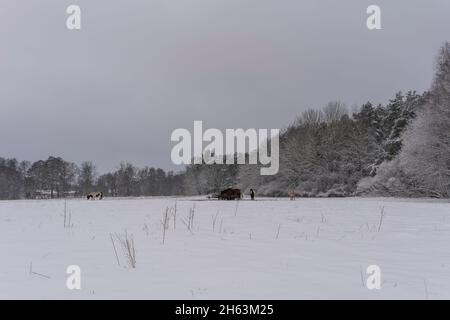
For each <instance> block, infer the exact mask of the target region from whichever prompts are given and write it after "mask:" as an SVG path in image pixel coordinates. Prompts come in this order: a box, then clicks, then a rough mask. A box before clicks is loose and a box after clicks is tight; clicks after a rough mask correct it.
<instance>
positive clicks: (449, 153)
mask: <svg viewBox="0 0 450 320" xmlns="http://www.w3.org/2000/svg"><path fill="white" fill-rule="evenodd" d="M184 181H185V185H186V188H185V191H186V192H187V193H189V194H205V193H208V192H217V191H218V190H220V189H223V188H226V187H229V186H231V185H233V186H236V187H240V188H241V189H243V190H246V191H248V190H249V188H253V189H256V190H257V192H258V194H259V195H264V196H287V194H288V191H289V190H295V192H296V193H297V195H299V196H304V197H339V196H351V195H376V196H379V195H380V196H406V197H439V198H448V197H450V44H449V43H446V44H444V46H443V47H442V49H441V50H440V52H439V55H438V58H437V61H436V73H435V77H434V80H433V83H432V86H431V88H430V90H429V91H427V92H424V93H421V94H418V93H416V92H415V91H409V92H406V93H405V94H404V93H402V92H398V93H397V94H395V95H394V97H393V98H392V99H391V100H390V101H389V103H387V104H386V105H374V104H373V103H371V102H367V103H365V104H364V105H362V106H361V107H360V108H359V109H358V110H357V111H355V112H352V113H351V112H349V111H348V108H347V107H346V106H345V105H344V104H342V103H340V102H330V103H328V104H327V105H326V106H325V107H324V108H322V109H320V110H317V109H311V110H308V111H306V112H303V113H302V114H301V115H300V116H299V117H298V118H297V119H296V120H295V121H294V122H293V123H292V124H291V125H290V126H288V127H287V128H286V129H284V130H283V131H282V133H281V134H280V170H279V173H278V174H277V175H274V176H260V175H259V167H258V166H255V165H241V166H226V165H215V166H210V165H205V164H202V165H191V166H187V168H186V173H185V179H184Z"/></svg>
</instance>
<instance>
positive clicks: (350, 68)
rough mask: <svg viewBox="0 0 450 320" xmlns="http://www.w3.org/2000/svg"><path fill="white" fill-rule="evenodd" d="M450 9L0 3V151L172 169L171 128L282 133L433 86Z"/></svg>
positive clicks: (264, 1)
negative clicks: (75, 17)
mask: <svg viewBox="0 0 450 320" xmlns="http://www.w3.org/2000/svg"><path fill="white" fill-rule="evenodd" d="M70 4H77V5H79V6H80V7H81V10H82V30H80V31H69V30H68V29H67V28H66V24H65V22H66V18H67V14H66V12H65V11H66V8H67V6H69V5H70ZM370 4H378V5H379V6H381V9H382V27H383V30H375V31H369V30H368V29H367V27H366V18H367V15H366V8H367V7H368V5H370ZM449 16H450V1H448V0H396V1H392V0H389V1H381V0H371V1H366V0H345V1H342V0H340V1H338V0H334V1H332V0H142V1H138V0H126V1H125V0H122V1H117V0H95V1H93V0H70V1H65V0H53V1H50V0H40V1H29V0H0V39H1V50H0V111H1V113H0V137H1V140H0V156H3V157H17V158H19V159H20V160H25V159H27V160H32V161H34V160H37V159H43V158H47V157H48V156H49V155H57V156H62V157H63V158H65V159H66V160H69V161H74V162H76V163H80V162H81V161H83V160H93V161H94V162H95V163H96V164H97V165H98V167H99V171H101V172H103V171H106V170H110V169H113V168H114V167H115V166H116V165H117V164H118V163H119V162H120V161H123V160H126V161H130V162H132V163H134V164H136V165H139V166H143V165H152V166H159V167H163V168H173V166H172V164H171V161H170V150H171V148H172V144H171V143H170V135H171V132H172V131H173V130H174V129H176V128H192V125H193V121H194V120H203V121H204V123H205V126H207V127H215V128H239V127H243V128H283V127H285V126H286V125H287V124H289V123H290V122H292V121H293V120H294V119H295V117H296V116H297V115H299V114H300V113H301V112H302V111H303V110H305V109H307V108H320V107H322V106H323V105H325V104H326V103H327V102H328V101H331V100H340V101H342V102H344V103H346V104H347V105H348V106H350V107H351V106H353V105H361V104H362V103H364V102H366V101H367V100H370V101H372V102H374V103H386V102H387V101H388V100H389V99H390V98H391V97H392V96H393V95H394V93H395V92H396V91H399V90H403V91H406V90H409V89H416V90H417V91H423V90H426V89H427V88H428V86H429V85H430V81H431V79H432V75H433V69H432V67H433V62H434V58H435V56H436V54H437V51H438V49H439V46H440V45H441V44H442V43H443V42H444V41H446V40H450V19H449Z"/></svg>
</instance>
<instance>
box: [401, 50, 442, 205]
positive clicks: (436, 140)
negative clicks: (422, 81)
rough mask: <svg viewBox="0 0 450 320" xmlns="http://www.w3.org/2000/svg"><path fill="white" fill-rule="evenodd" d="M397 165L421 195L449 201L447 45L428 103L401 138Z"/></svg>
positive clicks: (438, 65) (439, 59) (437, 68)
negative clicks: (410, 178) (416, 185)
mask: <svg viewBox="0 0 450 320" xmlns="http://www.w3.org/2000/svg"><path fill="white" fill-rule="evenodd" d="M399 161H400V168H401V169H402V170H403V171H404V172H406V173H407V174H408V175H409V176H411V177H412V179H414V180H415V181H416V183H417V184H418V187H420V189H421V190H423V192H424V195H429V194H431V195H435V196H440V197H450V43H446V44H445V45H444V46H443V47H442V49H441V52H440V54H439V57H438V59H437V64H436V75H435V78H434V81H433V84H432V87H431V90H430V97H429V99H428V102H427V103H426V104H425V107H424V108H423V110H422V111H421V112H420V114H419V115H418V117H417V119H416V120H415V121H414V122H413V123H412V124H411V126H410V127H409V128H408V130H407V131H406V132H405V134H404V146H403V148H402V151H401V153H400V155H399Z"/></svg>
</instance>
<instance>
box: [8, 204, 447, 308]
mask: <svg viewBox="0 0 450 320" xmlns="http://www.w3.org/2000/svg"><path fill="white" fill-rule="evenodd" d="M175 203H176V207H177V210H176V212H177V217H176V223H174V222H175V221H174V220H175V219H174V217H173V212H174V210H173V209H171V210H170V213H171V214H170V215H171V217H170V221H169V228H168V230H167V231H166V235H165V236H166V239H165V244H162V239H163V226H162V220H163V213H164V212H165V210H166V207H173V206H174V205H175ZM64 206H65V204H64V201H62V200H54V201H0V298H2V299H9V298H11V299H12V298H25V299H41V298H42V299H53V298H57V299H122V298H123V299H128V298H133V299H136V298H137V299H315V298H325V299H328V298H333V299H334V298H336V299H341V298H343V299H346V298H356V299H392V298H395V299H397V298H407V299H426V298H430V299H450V203H448V202H445V201H432V200H403V199H378V198H377V199H361V198H349V199H297V200H296V201H289V200H286V199H267V200H264V199H259V200H257V201H247V200H244V201H230V202H227V201H217V200H212V201H196V200H195V199H192V198H187V199H186V198H185V199H181V198H180V199H175V198H146V199H105V200H103V201H90V202H89V201H85V200H70V201H67V204H66V206H67V210H66V224H68V220H69V216H71V222H70V223H71V226H70V227H66V228H65V227H64ZM381 207H384V212H385V216H384V219H383V222H382V223H381V227H380V212H381ZM190 211H193V212H194V219H193V228H192V230H191V231H189V230H188V228H187V224H189V223H188V216H189V212H190ZM69 213H70V214H69ZM214 218H215V221H216V222H215V226H214V227H213V221H214ZM213 228H214V230H213ZM379 228H380V230H378V229H379ZM125 231H126V232H127V233H128V235H131V234H132V235H133V237H134V243H135V248H136V263H137V265H136V268H135V269H132V268H130V267H129V266H128V265H127V260H126V258H125V256H124V255H123V248H122V247H121V246H120V244H119V243H118V241H117V239H115V238H114V237H113V239H115V244H116V246H117V248H116V249H117V252H118V257H119V263H120V265H119V264H118V261H117V258H116V254H115V252H114V247H113V244H112V241H111V234H113V235H114V234H116V233H119V234H124V233H125ZM69 265H78V266H79V267H80V268H81V290H69V289H67V287H66V279H67V277H68V274H66V268H67V267H68V266H69ZM369 265H378V266H379V267H380V268H381V271H382V273H381V279H382V288H381V290H369V289H367V288H366V287H365V286H363V280H364V279H363V278H364V277H366V275H365V271H366V268H367V267H368V266H369ZM30 271H32V272H30Z"/></svg>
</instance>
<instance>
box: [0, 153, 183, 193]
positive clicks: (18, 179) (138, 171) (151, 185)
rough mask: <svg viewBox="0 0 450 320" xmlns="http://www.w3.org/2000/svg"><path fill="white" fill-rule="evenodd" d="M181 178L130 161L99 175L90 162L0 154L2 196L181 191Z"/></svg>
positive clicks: (0, 189)
mask: <svg viewBox="0 0 450 320" xmlns="http://www.w3.org/2000/svg"><path fill="white" fill-rule="evenodd" d="M182 179H183V178H182V175H180V174H175V173H173V172H171V171H169V172H165V171H164V170H162V169H158V168H151V167H145V168H137V167H135V166H133V165H132V164H130V163H122V164H120V166H119V168H118V169H117V170H115V171H114V172H111V173H107V174H102V175H98V174H97V170H96V167H95V165H94V164H93V163H92V162H83V163H82V164H81V165H80V166H77V165H76V164H74V163H71V162H68V161H65V160H64V159H62V158H60V157H53V156H52V157H49V158H48V159H47V160H39V161H36V162H34V163H31V162H28V161H22V162H19V161H17V160H16V159H3V158H0V199H2V200H14V199H36V198H51V199H53V198H65V197H81V196H85V195H86V194H88V193H90V192H93V191H100V192H103V194H104V195H105V196H112V197H121V196H123V197H128V196H168V195H180V194H182V193H183V190H182V189H183V188H182V185H183V183H182Z"/></svg>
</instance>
